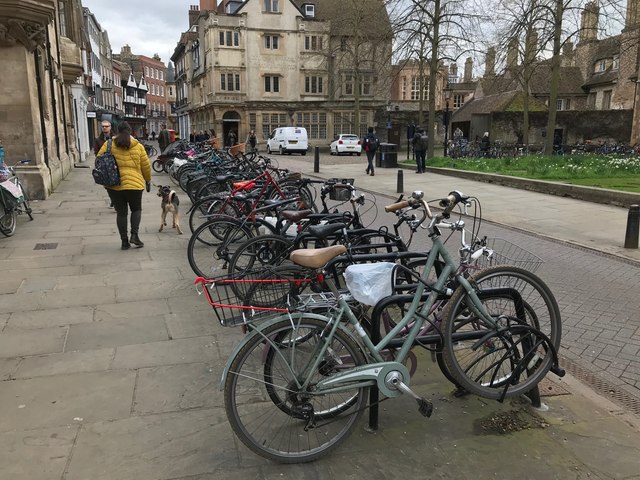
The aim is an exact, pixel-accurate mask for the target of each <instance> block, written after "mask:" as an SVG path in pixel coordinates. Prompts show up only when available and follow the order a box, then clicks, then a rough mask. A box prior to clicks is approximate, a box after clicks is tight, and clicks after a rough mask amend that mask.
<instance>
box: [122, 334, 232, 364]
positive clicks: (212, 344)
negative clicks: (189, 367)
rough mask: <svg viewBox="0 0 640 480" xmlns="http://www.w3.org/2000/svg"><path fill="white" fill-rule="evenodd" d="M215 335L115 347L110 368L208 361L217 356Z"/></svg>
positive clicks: (218, 353)
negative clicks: (114, 354)
mask: <svg viewBox="0 0 640 480" xmlns="http://www.w3.org/2000/svg"><path fill="white" fill-rule="evenodd" d="M218 343H219V341H218V338H217V337H216V336H208V337H197V338H184V339H180V338H179V339H175V340H170V341H166V342H156V343H145V344H142V345H125V346H123V347H117V348H116V356H115V358H114V360H113V363H112V365H111V367H112V368H115V369H118V368H142V367H155V366H158V365H176V364H180V363H197V362H210V361H213V360H215V359H218V358H219V355H220V352H219V350H218Z"/></svg>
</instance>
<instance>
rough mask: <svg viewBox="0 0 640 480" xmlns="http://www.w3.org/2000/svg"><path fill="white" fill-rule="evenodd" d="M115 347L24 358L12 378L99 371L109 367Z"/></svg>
mask: <svg viewBox="0 0 640 480" xmlns="http://www.w3.org/2000/svg"><path fill="white" fill-rule="evenodd" d="M114 355H115V349H114V348H102V349H97V350H89V351H86V352H77V351H76V352H64V353H54V354H51V355H39V356H35V357H27V358H23V359H22V361H20V365H19V366H18V368H17V369H15V373H14V374H13V375H12V378H32V377H44V376H50V375H67V374H70V373H81V372H99V371H104V370H108V369H109V365H110V364H111V361H112V360H113V356H114Z"/></svg>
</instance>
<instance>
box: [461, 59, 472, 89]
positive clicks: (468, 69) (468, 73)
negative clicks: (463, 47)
mask: <svg viewBox="0 0 640 480" xmlns="http://www.w3.org/2000/svg"><path fill="white" fill-rule="evenodd" d="M472 78H473V60H471V57H467V60H465V62H464V79H463V81H464V82H465V83H468V82H471V79H472Z"/></svg>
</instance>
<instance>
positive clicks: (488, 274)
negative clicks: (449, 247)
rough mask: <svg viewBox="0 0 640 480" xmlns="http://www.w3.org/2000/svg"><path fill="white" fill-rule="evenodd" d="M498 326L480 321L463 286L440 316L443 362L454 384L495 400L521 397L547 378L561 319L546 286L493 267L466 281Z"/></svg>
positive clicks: (514, 271)
mask: <svg viewBox="0 0 640 480" xmlns="http://www.w3.org/2000/svg"><path fill="white" fill-rule="evenodd" d="M470 282H471V284H472V285H473V286H474V289H475V291H476V293H477V295H478V298H479V299H480V302H481V303H482V305H483V307H484V308H485V309H486V311H487V312H488V313H489V315H490V316H491V318H492V320H493V322H495V324H496V325H497V328H496V327H494V326H492V325H490V324H489V322H488V321H487V320H485V319H483V318H481V317H480V316H479V315H478V314H477V312H476V311H475V308H473V307H471V305H472V302H471V299H470V298H469V296H468V294H467V292H466V290H465V289H464V287H462V286H460V287H458V288H457V289H456V290H455V292H454V293H453V295H452V297H451V299H449V301H448V302H447V305H446V307H445V311H444V312H443V317H444V320H443V325H442V332H443V335H444V338H445V341H444V347H443V350H442V360H443V362H444V364H445V365H446V369H447V370H448V371H449V373H450V374H451V375H452V376H453V378H455V380H456V383H457V384H458V385H459V386H461V387H462V388H464V389H465V390H467V391H468V392H470V393H474V394H476V395H479V396H482V397H485V398H490V399H494V400H498V399H502V398H509V397H514V396H517V395H521V394H523V393H525V392H527V391H529V390H530V389H532V388H533V387H535V386H536V385H537V384H538V383H539V382H540V380H542V378H543V377H544V376H545V375H546V374H547V372H548V371H549V369H550V368H551V366H552V365H553V362H554V361H555V358H554V351H555V350H557V349H558V348H559V346H560V337H561V319H560V309H559V307H558V304H557V302H556V300H555V298H554V296H553V294H552V293H551V291H550V290H549V287H547V285H546V284H545V283H544V282H543V281H542V280H540V279H539V278H538V277H537V276H535V275H534V274H532V273H531V272H529V271H527V270H523V269H521V268H517V267H511V266H497V267H493V268H488V269H486V270H483V271H481V272H479V273H477V274H476V275H474V276H473V277H471V278H470Z"/></svg>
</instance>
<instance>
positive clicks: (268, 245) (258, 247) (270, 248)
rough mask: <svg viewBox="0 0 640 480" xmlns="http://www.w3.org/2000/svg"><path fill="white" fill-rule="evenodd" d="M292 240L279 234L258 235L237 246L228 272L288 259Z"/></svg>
mask: <svg viewBox="0 0 640 480" xmlns="http://www.w3.org/2000/svg"><path fill="white" fill-rule="evenodd" d="M292 250H293V242H292V241H291V240H289V239H287V238H286V237H283V236H281V235H260V236H257V237H254V238H252V239H250V240H247V241H246V242H245V243H244V244H242V245H241V246H240V247H238V248H237V249H236V251H235V253H234V254H233V257H231V260H230V261H229V273H230V274H234V273H240V272H244V271H246V270H259V269H261V268H264V267H266V266H272V267H275V266H278V265H282V264H283V263H284V262H286V261H288V259H289V254H290V253H291V251H292Z"/></svg>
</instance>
